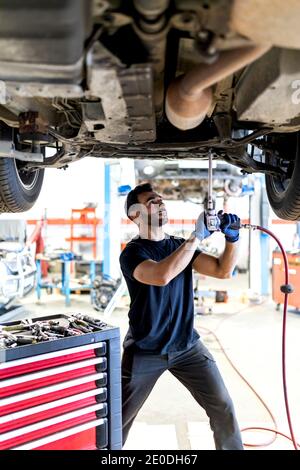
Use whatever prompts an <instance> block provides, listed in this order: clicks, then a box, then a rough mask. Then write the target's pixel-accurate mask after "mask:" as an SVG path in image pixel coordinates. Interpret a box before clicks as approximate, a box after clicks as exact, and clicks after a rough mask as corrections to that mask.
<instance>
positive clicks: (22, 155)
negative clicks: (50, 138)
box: [0, 140, 44, 163]
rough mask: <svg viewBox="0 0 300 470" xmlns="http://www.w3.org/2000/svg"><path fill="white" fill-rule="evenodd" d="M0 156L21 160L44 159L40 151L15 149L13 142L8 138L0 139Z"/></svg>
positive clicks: (39, 160)
mask: <svg viewBox="0 0 300 470" xmlns="http://www.w3.org/2000/svg"><path fill="white" fill-rule="evenodd" d="M0 158H15V159H16V160H21V161H22V162H37V163H41V162H43V161H44V156H43V154H42V153H32V152H20V151H19V150H16V149H15V144H14V143H13V142H11V141H10V140H1V141H0Z"/></svg>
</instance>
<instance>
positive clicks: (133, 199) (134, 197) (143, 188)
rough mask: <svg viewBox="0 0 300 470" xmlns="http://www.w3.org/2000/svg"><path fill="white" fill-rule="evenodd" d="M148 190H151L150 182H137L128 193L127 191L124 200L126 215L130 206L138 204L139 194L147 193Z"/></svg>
mask: <svg viewBox="0 0 300 470" xmlns="http://www.w3.org/2000/svg"><path fill="white" fill-rule="evenodd" d="M149 191H153V188H152V185H151V183H143V184H139V185H138V186H136V187H135V188H134V189H132V190H131V191H130V193H128V196H127V198H126V202H125V211H126V214H127V216H128V217H129V209H130V207H131V206H133V205H134V204H138V202H139V200H138V196H139V194H142V193H147V192H149Z"/></svg>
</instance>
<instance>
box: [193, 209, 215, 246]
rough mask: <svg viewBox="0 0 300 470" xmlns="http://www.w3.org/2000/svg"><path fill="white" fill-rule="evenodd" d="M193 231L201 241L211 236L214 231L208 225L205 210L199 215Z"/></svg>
mask: <svg viewBox="0 0 300 470" xmlns="http://www.w3.org/2000/svg"><path fill="white" fill-rule="evenodd" d="M193 233H194V235H195V236H196V237H197V238H198V240H200V241H202V240H204V238H207V237H209V236H210V235H211V234H212V233H213V232H210V231H209V230H208V229H207V227H206V221H205V212H201V214H200V215H199V217H198V219H197V222H196V225H195V230H194V232H193Z"/></svg>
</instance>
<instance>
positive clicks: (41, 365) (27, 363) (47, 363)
mask: <svg viewBox="0 0 300 470" xmlns="http://www.w3.org/2000/svg"><path fill="white" fill-rule="evenodd" d="M105 354H106V342H104V341H103V342H99V343H96V344H88V345H85V346H80V347H78V348H69V349H64V350H61V351H55V352H52V353H48V354H40V355H38V356H33V357H26V358H24V359H17V360H15V361H10V362H3V363H1V364H0V380H3V379H6V378H9V377H15V376H18V375H22V374H28V373H29V372H35V371H38V370H42V369H48V368H51V367H57V366H60V365H63V364H70V363H73V362H77V361H83V360H85V359H93V358H95V357H100V356H104V355H105Z"/></svg>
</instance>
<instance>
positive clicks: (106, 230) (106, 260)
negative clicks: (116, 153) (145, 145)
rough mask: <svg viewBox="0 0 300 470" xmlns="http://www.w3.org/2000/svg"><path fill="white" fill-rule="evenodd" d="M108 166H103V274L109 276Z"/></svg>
mask: <svg viewBox="0 0 300 470" xmlns="http://www.w3.org/2000/svg"><path fill="white" fill-rule="evenodd" d="M110 204H111V180H110V164H109V163H105V165H104V220H103V234H104V241H103V274H107V275H108V276H110V274H111V272H110V217H111V213H110V212H111V210H110Z"/></svg>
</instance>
